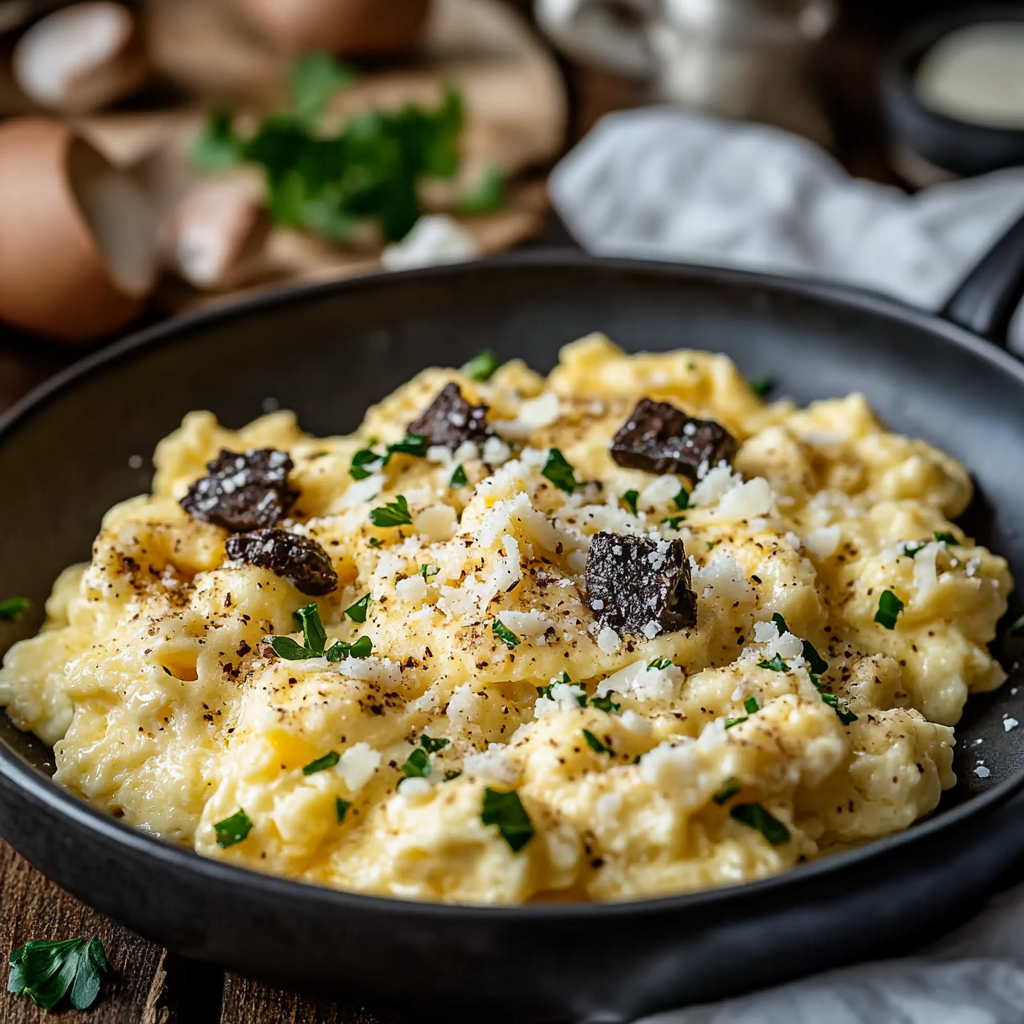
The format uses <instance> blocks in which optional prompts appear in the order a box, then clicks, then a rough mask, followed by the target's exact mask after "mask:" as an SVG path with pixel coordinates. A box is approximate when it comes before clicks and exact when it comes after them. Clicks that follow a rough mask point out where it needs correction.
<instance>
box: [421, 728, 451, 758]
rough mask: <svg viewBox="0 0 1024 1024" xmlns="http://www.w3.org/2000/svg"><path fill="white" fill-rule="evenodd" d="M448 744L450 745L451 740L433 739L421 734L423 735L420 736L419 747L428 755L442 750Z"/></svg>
mask: <svg viewBox="0 0 1024 1024" xmlns="http://www.w3.org/2000/svg"><path fill="white" fill-rule="evenodd" d="M449 743H451V740H446V739H444V738H443V737H439V738H438V739H433V738H432V737H430V736H428V735H427V734H426V733H423V735H422V736H420V746H421V747H423V749H424V750H425V751H426V752H427V753H428V754H436V753H437V752H438V751H439V750H443V749H444V748H445V747H447V746H448V744H449Z"/></svg>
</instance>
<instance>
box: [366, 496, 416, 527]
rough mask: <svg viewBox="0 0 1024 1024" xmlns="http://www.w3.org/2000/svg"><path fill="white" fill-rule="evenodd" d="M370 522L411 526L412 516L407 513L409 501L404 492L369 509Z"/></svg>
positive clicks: (381, 524)
mask: <svg viewBox="0 0 1024 1024" xmlns="http://www.w3.org/2000/svg"><path fill="white" fill-rule="evenodd" d="M370 522H371V523H373V525H374V526H411V525H412V516H411V515H409V502H407V501H406V500H405V495H404V494H399V495H398V497H397V498H395V500H394V501H389V502H388V503H387V504H385V505H382V506H379V507H377V508H374V509H371V510H370Z"/></svg>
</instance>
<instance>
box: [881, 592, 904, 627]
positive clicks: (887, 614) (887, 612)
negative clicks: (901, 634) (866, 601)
mask: <svg viewBox="0 0 1024 1024" xmlns="http://www.w3.org/2000/svg"><path fill="white" fill-rule="evenodd" d="M901 611H903V602H902V601H901V600H900V599H899V598H898V597H897V596H896V595H895V594H894V593H893V592H892V591H891V590H883V591H882V596H881V597H880V598H879V599H878V611H877V612H875V622H877V623H878V624H879V625H881V626H884V627H885V628H886V629H895V628H896V619H897V617H898V616H899V614H900V612H901Z"/></svg>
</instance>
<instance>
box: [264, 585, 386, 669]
mask: <svg viewBox="0 0 1024 1024" xmlns="http://www.w3.org/2000/svg"><path fill="white" fill-rule="evenodd" d="M369 597H370V595H369V594H367V595H366V597H365V598H363V599H362V600H360V601H358V602H356V604H354V605H353V606H352V608H350V609H349V610H348V611H352V610H353V609H355V608H357V607H358V606H359V605H364V602H368V601H369ZM362 611H363V618H362V619H361V620H360V619H357V620H356V621H365V619H366V607H365V605H364V606H363V609H362ZM345 614H346V615H347V614H348V612H346V613H345ZM357 614H358V612H357ZM351 617H352V618H353V619H355V615H353V616H351ZM295 618H296V619H298V621H299V623H300V624H301V626H302V643H301V644H300V643H297V642H296V641H295V640H293V639H292V638H291V637H290V636H268V637H267V640H269V641H270V646H271V648H272V649H273V651H274V653H275V654H276V655H277V656H278V657H279V658H284V660H285V661H305V660H306V659H307V658H322V657H326V658H327V660H328V661H341V659H342V658H345V657H352V658H365V657H367V656H368V655H369V654H370V653H371V652H372V650H373V642H372V641H371V640H370V638H369V637H368V636H361V637H360V638H359V639H358V640H356V641H355V642H354V643H351V644H346V643H342V642H341V641H340V640H338V641H336V642H335V643H334V645H333V646H332V647H331V649H330V650H329V651H327V652H326V654H325V652H324V647H325V645H326V644H327V631H326V630H325V629H324V625H323V623H322V622H321V621H320V609H319V608H317V606H316V603H315V602H314V603H313V604H307V605H305V606H304V607H302V608H300V609H299V610H298V611H297V612H296V613H295Z"/></svg>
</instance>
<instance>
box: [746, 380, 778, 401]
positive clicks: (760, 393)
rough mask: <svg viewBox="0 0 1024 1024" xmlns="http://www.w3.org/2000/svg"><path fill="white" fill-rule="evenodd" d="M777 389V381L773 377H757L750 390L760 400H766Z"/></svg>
mask: <svg viewBox="0 0 1024 1024" xmlns="http://www.w3.org/2000/svg"><path fill="white" fill-rule="evenodd" d="M773 387H775V381H773V380H772V379H771V377H755V378H754V379H753V380H752V381H751V382H750V390H751V391H753V392H754V394H755V395H757V397H758V398H764V396H765V395H767V394H768V392H770V391H771V390H772V388H773Z"/></svg>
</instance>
